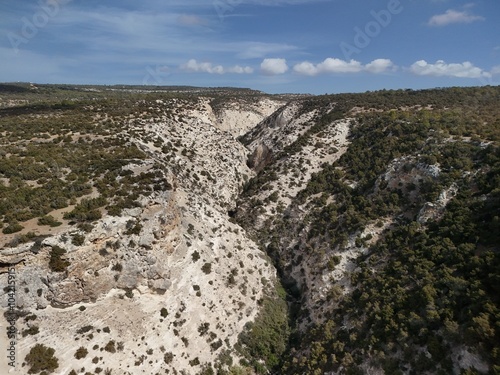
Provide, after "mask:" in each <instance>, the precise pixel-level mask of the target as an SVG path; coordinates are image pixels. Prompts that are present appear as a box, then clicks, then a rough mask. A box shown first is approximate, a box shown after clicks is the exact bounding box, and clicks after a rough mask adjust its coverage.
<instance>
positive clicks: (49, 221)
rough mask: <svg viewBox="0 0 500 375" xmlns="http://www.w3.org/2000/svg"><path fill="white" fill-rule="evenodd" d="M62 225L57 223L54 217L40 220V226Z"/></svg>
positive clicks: (46, 216)
mask: <svg viewBox="0 0 500 375" xmlns="http://www.w3.org/2000/svg"><path fill="white" fill-rule="evenodd" d="M61 224H62V223H61V222H60V221H57V220H56V219H55V218H54V217H53V216H52V215H45V216H42V217H40V218H38V225H49V226H51V227H58V226H60V225H61Z"/></svg>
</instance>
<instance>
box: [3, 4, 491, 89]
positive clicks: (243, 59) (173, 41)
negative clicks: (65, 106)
mask: <svg viewBox="0 0 500 375" xmlns="http://www.w3.org/2000/svg"><path fill="white" fill-rule="evenodd" d="M0 68H1V69H0V81H3V82H13V81H30V82H38V83H76V84H134V85H142V84H149V85H195V86H237V87H250V88H254V89H259V90H263V91H266V92H269V93H283V92H304V93H313V94H323V93H337V92H363V91H367V90H378V89H383V88H387V89H391V88H413V89H419V88H428V87H444V86H476V85H485V84H491V85H498V84H500V2H499V1H498V0H477V1H474V2H467V1H455V0H380V1H379V0H377V1H367V0H141V1H138V0H133V1H132V0H107V1H106V0H22V1H20V0H1V2H0Z"/></svg>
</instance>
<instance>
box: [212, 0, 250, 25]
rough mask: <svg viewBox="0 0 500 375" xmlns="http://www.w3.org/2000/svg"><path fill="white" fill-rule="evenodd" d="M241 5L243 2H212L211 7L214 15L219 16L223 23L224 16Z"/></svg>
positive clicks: (239, 0) (241, 0)
mask: <svg viewBox="0 0 500 375" xmlns="http://www.w3.org/2000/svg"><path fill="white" fill-rule="evenodd" d="M242 3H243V0H214V2H213V6H214V9H215V13H217V15H218V16H219V20H220V21H221V22H223V21H224V18H225V17H226V15H227V14H228V13H232V12H234V10H235V9H236V7H237V6H238V5H241V4H242Z"/></svg>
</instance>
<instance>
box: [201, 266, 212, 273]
mask: <svg viewBox="0 0 500 375" xmlns="http://www.w3.org/2000/svg"><path fill="white" fill-rule="evenodd" d="M201 270H202V271H203V272H204V273H205V274H207V275H208V274H209V273H211V272H212V263H205V264H204V265H203V266H202V267H201Z"/></svg>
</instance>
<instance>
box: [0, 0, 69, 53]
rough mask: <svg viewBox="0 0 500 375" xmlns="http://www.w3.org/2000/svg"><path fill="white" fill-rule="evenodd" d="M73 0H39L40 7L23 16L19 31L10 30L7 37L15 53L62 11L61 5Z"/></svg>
mask: <svg viewBox="0 0 500 375" xmlns="http://www.w3.org/2000/svg"><path fill="white" fill-rule="evenodd" d="M70 1H71V0H38V3H37V4H38V7H37V9H36V11H35V13H33V15H32V16H30V17H26V16H24V17H21V20H20V21H21V26H20V30H19V31H18V32H9V33H8V34H7V38H8V39H9V42H10V45H11V46H12V49H13V50H14V52H15V53H18V52H19V46H21V45H22V44H28V43H29V41H30V40H31V39H33V38H34V37H35V36H36V35H37V34H38V32H39V31H40V29H43V28H44V27H45V26H47V24H48V23H49V22H50V20H51V19H52V18H54V17H56V16H57V15H58V14H59V12H60V11H61V5H65V4H67V3H69V2H70Z"/></svg>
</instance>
